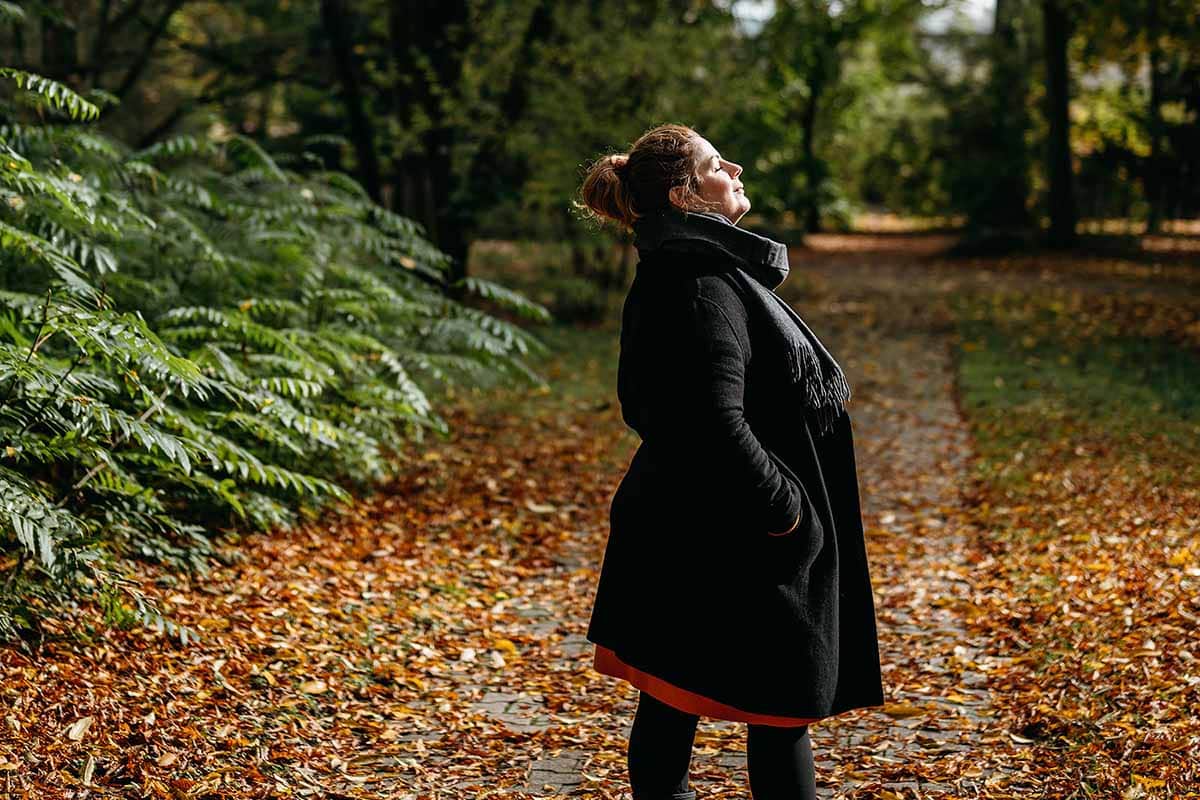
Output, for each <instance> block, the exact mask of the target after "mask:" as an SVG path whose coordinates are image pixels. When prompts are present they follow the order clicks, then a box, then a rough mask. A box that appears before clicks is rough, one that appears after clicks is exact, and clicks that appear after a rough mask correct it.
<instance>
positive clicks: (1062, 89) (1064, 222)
mask: <svg viewBox="0 0 1200 800" xmlns="http://www.w3.org/2000/svg"><path fill="white" fill-rule="evenodd" d="M1042 16H1043V28H1044V34H1045V37H1044V44H1045V56H1046V119H1047V121H1048V122H1049V127H1050V133H1049V141H1048V142H1047V160H1048V163H1047V170H1046V171H1047V174H1048V176H1049V181H1050V197H1049V202H1050V231H1049V244H1050V245H1051V246H1053V247H1068V246H1070V245H1072V244H1074V242H1075V217H1076V211H1075V193H1074V190H1073V188H1072V179H1073V175H1072V171H1071V141H1070V134H1071V127H1070V119H1069V117H1068V115H1067V107H1068V104H1069V102H1070V85H1069V84H1070V76H1069V73H1068V69H1067V40H1068V39H1069V38H1070V35H1071V29H1070V20H1068V19H1067V15H1066V13H1065V12H1064V11H1063V9H1062V7H1061V6H1060V4H1059V2H1057V0H1043V2H1042Z"/></svg>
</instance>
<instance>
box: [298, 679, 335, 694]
mask: <svg viewBox="0 0 1200 800" xmlns="http://www.w3.org/2000/svg"><path fill="white" fill-rule="evenodd" d="M328 690H329V687H328V686H326V685H325V681H322V680H316V681H305V682H304V683H302V684H300V691H302V692H304V693H305V694H321V693H322V692H325V691H328Z"/></svg>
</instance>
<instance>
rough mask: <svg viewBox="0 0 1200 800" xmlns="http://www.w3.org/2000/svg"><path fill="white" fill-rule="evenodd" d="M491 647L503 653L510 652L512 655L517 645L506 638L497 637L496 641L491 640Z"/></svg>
mask: <svg viewBox="0 0 1200 800" xmlns="http://www.w3.org/2000/svg"><path fill="white" fill-rule="evenodd" d="M492 647H493V648H495V649H496V650H503V651H504V652H505V653H510V654H512V655H516V654H517V646H516V645H515V644H513V643H512V642H511V641H509V640H508V639H497V640H496V641H494V642H492Z"/></svg>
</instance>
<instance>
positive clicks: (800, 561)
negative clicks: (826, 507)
mask: <svg viewBox="0 0 1200 800" xmlns="http://www.w3.org/2000/svg"><path fill="white" fill-rule="evenodd" d="M767 455H768V456H769V457H770V458H771V460H772V461H773V462H774V463H775V465H776V466H777V467H778V468H779V471H780V472H781V473H782V474H783V476H784V478H785V479H786V480H788V481H791V482H792V484H793V485H794V486H795V487H796V489H797V490H798V491H799V492H800V524H799V525H797V526H796V529H795V530H794V531H792V532H791V533H786V534H783V535H775V536H773V535H771V532H768V531H764V532H763V533H762V536H761V539H760V541H759V542H758V544H759V547H758V548H757V549H758V551H759V555H760V565H761V567H762V571H763V572H764V573H765V574H766V575H768V576H769V577H770V579H771V582H772V583H794V582H795V581H796V580H797V579H798V578H800V577H801V576H804V575H807V573H808V570H809V568H810V567H811V566H812V564H813V562H814V561H816V559H817V556H818V555H820V553H821V550H822V549H823V547H824V545H825V526H824V525H822V524H821V519H820V517H819V515H818V514H817V509H816V506H815V505H813V502H812V500H811V499H810V498H809V496H808V491H807V490H806V489H805V488H804V484H803V483H802V482H801V481H800V479H799V477H797V476H796V473H795V472H793V471H792V469H791V467H789V466H788V465H787V464H785V463H784V461H783V459H781V458H780V457H779V456H777V455H775V454H774V453H772V452H771V451H770V450H767Z"/></svg>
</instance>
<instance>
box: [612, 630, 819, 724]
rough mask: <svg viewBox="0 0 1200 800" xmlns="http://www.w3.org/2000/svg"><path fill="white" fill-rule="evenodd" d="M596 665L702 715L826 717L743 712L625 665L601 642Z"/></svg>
mask: <svg viewBox="0 0 1200 800" xmlns="http://www.w3.org/2000/svg"><path fill="white" fill-rule="evenodd" d="M593 667H594V668H595V670H596V671H597V672H599V673H601V674H603V675H611V676H612V677H614V678H620V679H621V680H624V681H628V682H629V683H631V684H633V685H634V686H636V687H637V688H638V689H641V690H642V691H643V692H646V693H647V694H649V695H651V696H653V697H654V698H655V699H657V700H661V701H662V702H664V703H666V704H667V705H669V706H671V707H673V708H676V709H679V710H680V711H683V712H686V713H688V714H695V715H696V716H700V717H711V718H713V719H725V720H730V721H733V722H748V723H752V724H754V725H774V726H776V727H783V728H791V727H797V726H800V725H811V724H812V723H814V722H820V721H821V720H822V719H824V717H814V718H811V719H810V718H807V717H784V716H778V715H775V714H757V713H755V712H752V711H743V710H741V709H740V708H735V707H733V706H731V705H726V704H725V703H719V702H717V701H716V700H713V699H711V698H708V697H705V696H704V695H702V694H696V693H695V692H692V691H688V690H687V689H681V688H680V687H678V686H675V685H674V684H672V683H668V682H667V681H664V680H663V679H662V678H657V677H655V676H653V675H651V674H649V673H647V672H642V671H641V670H640V669H638V668H637V667H632V666H630V665H629V664H626V663H625V662H624V661H622V660H621V659H620V658H618V657H617V654H616V653H614V652H613V651H612V650H610V649H609V648H607V647H604V646H603V645H599V644H598V645H596V655H595V659H594V661H593Z"/></svg>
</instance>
